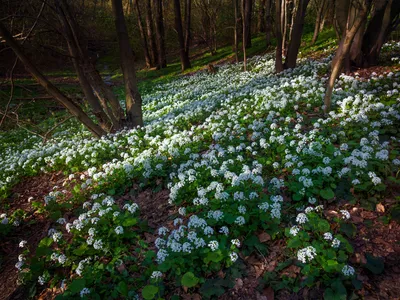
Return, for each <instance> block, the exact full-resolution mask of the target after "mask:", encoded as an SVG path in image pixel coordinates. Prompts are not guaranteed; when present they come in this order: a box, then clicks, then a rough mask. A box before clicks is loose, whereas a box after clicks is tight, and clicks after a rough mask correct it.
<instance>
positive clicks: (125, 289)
mask: <svg viewBox="0 0 400 300" xmlns="http://www.w3.org/2000/svg"><path fill="white" fill-rule="evenodd" d="M117 290H118V292H120V293H121V294H122V295H123V296H125V297H127V296H128V286H127V285H126V283H125V281H121V282H120V283H119V284H118V287H117Z"/></svg>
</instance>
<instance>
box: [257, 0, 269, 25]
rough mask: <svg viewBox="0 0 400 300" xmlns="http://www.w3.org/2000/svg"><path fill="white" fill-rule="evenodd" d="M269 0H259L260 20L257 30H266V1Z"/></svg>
mask: <svg viewBox="0 0 400 300" xmlns="http://www.w3.org/2000/svg"><path fill="white" fill-rule="evenodd" d="M266 1H267V0H259V3H258V20H257V31H258V32H265V2H266Z"/></svg>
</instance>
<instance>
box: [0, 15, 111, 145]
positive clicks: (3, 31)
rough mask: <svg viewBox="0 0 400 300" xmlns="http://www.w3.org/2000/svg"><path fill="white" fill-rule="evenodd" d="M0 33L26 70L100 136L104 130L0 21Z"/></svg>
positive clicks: (95, 134) (91, 130)
mask: <svg viewBox="0 0 400 300" xmlns="http://www.w3.org/2000/svg"><path fill="white" fill-rule="evenodd" d="M0 35H1V36H2V38H3V39H4V40H5V41H6V43H7V45H8V46H9V47H10V48H11V49H12V50H13V51H14V53H15V54H16V55H17V57H18V59H19V60H20V61H21V62H22V63H23V64H24V66H25V68H26V70H27V71H28V72H29V73H30V74H31V75H32V77H34V78H35V80H36V81H37V82H38V83H39V84H40V85H41V86H42V87H43V88H44V89H45V90H46V91H47V93H49V94H50V95H51V96H52V97H54V99H56V100H57V101H58V102H60V103H61V104H62V105H63V106H65V108H66V109H67V110H68V111H69V112H70V113H71V114H72V115H73V116H75V117H76V118H77V119H78V120H79V121H80V122H81V123H82V124H83V125H85V127H86V128H87V129H88V130H89V131H90V132H92V134H93V135H94V136H96V137H100V136H102V135H104V134H106V132H105V131H104V130H103V129H102V128H101V127H100V126H99V125H97V124H96V123H94V122H93V121H92V119H90V118H89V116H88V115H87V114H86V113H85V112H84V111H83V110H82V109H81V108H80V107H79V106H77V105H76V104H75V103H74V102H73V101H72V100H71V99H69V98H68V97H67V96H65V95H64V94H63V93H62V92H61V91H60V90H59V89H58V88H57V87H55V86H54V85H53V84H52V83H51V82H50V81H49V80H48V79H47V78H46V77H45V76H44V75H43V74H42V73H41V72H40V71H39V70H38V69H37V68H36V66H35V65H34V64H33V63H32V62H31V60H30V59H29V58H28V57H27V56H26V55H25V53H24V52H23V51H22V49H21V47H20V46H19V45H18V43H17V42H16V41H15V39H14V38H13V37H12V36H11V34H10V33H9V31H8V30H7V28H6V27H5V26H4V25H3V23H2V22H0Z"/></svg>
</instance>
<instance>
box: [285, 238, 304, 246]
mask: <svg viewBox="0 0 400 300" xmlns="http://www.w3.org/2000/svg"><path fill="white" fill-rule="evenodd" d="M300 246H301V241H300V239H298V238H293V239H290V240H289V242H288V243H287V247H288V248H299V247H300Z"/></svg>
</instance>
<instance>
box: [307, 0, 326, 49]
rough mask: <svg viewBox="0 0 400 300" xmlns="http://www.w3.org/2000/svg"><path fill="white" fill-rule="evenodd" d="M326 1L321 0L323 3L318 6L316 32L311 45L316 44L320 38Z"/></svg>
mask: <svg viewBox="0 0 400 300" xmlns="http://www.w3.org/2000/svg"><path fill="white" fill-rule="evenodd" d="M325 2H326V0H321V3H319V5H320V6H319V7H318V11H317V19H316V20H315V27H314V34H313V38H312V40H311V45H314V44H315V42H316V41H317V38H318V34H319V32H320V28H321V22H322V19H323V18H324V17H323V12H324V9H325Z"/></svg>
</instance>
